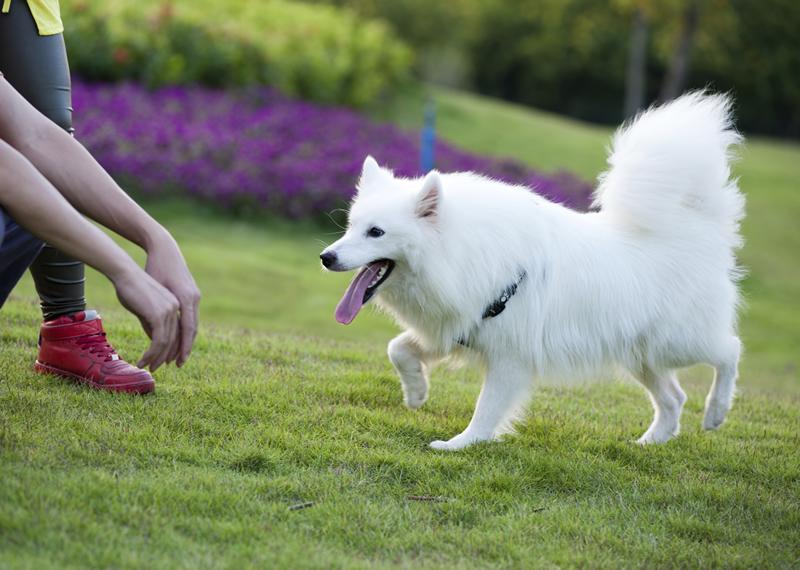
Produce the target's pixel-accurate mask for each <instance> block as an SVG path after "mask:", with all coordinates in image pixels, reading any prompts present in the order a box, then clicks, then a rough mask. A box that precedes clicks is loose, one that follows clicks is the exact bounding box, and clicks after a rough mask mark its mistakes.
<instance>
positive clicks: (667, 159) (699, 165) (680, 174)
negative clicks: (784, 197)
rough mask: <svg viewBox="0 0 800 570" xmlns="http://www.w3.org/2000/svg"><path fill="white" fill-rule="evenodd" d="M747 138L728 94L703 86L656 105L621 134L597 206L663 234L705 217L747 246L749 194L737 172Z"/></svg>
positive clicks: (730, 242)
mask: <svg viewBox="0 0 800 570" xmlns="http://www.w3.org/2000/svg"><path fill="white" fill-rule="evenodd" d="M739 142H741V136H740V135H739V134H738V133H737V132H736V130H734V128H733V125H732V118H731V100H730V98H729V97H728V96H726V95H720V94H713V95H712V94H707V93H705V92H702V91H698V92H693V93H688V94H686V95H683V96H682V97H680V98H678V99H676V100H674V101H672V102H670V103H667V104H665V105H662V106H660V107H653V108H651V109H649V110H647V111H645V112H643V113H641V114H639V115H638V116H637V117H636V118H635V119H634V120H633V121H632V122H630V123H628V124H626V125H623V126H622V127H620V129H619V130H618V131H617V133H616V135H615V136H614V141H613V148H612V150H611V153H610V156H609V158H608V163H609V166H610V168H609V170H608V171H607V172H605V173H604V174H602V175H601V177H600V184H599V186H598V188H597V191H596V192H595V196H594V203H595V206H599V207H600V209H601V211H602V212H605V213H606V214H607V215H609V216H610V217H611V218H612V220H613V221H614V223H618V224H621V225H625V226H628V227H631V228H636V229H641V230H644V231H648V232H656V233H659V234H661V235H674V234H676V233H680V234H682V235H684V236H685V235H686V234H687V233H689V234H691V232H692V224H693V223H694V222H695V221H696V219H697V218H696V216H701V217H702V218H703V219H705V220H711V221H713V222H716V224H718V226H717V227H718V228H719V231H720V232H721V235H720V237H722V238H723V240H724V242H725V244H726V246H727V247H729V248H736V247H740V246H741V237H740V235H739V222H740V220H741V219H742V218H743V217H744V197H743V196H742V194H741V193H740V192H739V189H738V186H737V183H736V180H732V179H731V178H730V161H731V158H732V156H731V152H730V151H731V146H733V145H736V144H738V143H739ZM704 225H705V224H704ZM715 233H716V232H715Z"/></svg>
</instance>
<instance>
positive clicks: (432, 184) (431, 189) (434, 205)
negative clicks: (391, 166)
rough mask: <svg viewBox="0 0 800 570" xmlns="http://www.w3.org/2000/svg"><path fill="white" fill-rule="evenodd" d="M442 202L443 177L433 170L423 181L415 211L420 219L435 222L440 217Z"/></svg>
mask: <svg viewBox="0 0 800 570" xmlns="http://www.w3.org/2000/svg"><path fill="white" fill-rule="evenodd" d="M441 202H442V177H441V176H439V173H438V172H437V171H436V170H431V171H430V172H429V173H428V174H427V176H425V179H424V180H423V181H422V189H421V190H420V191H419V194H418V195H417V205H416V207H415V209H414V211H415V212H416V214H417V217H418V218H425V219H427V220H430V221H431V222H435V221H436V220H437V218H438V217H439V206H440V205H441Z"/></svg>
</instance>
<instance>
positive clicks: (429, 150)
mask: <svg viewBox="0 0 800 570" xmlns="http://www.w3.org/2000/svg"><path fill="white" fill-rule="evenodd" d="M435 143H436V104H435V103H434V102H433V99H428V100H427V101H426V102H425V120H424V123H423V126H422V134H421V137H420V144H419V168H420V170H421V171H422V173H423V174H427V173H428V172H430V171H431V170H433V168H434V166H435V165H436V160H435V158H436V157H435V153H434V146H435Z"/></svg>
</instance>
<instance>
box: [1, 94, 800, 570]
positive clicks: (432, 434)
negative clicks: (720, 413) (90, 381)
mask: <svg viewBox="0 0 800 570" xmlns="http://www.w3.org/2000/svg"><path fill="white" fill-rule="evenodd" d="M436 96H437V98H438V100H439V109H440V130H441V132H442V133H443V135H444V136H446V137H448V138H451V139H453V140H454V141H456V142H457V143H460V144H461V145H462V146H465V147H469V148H473V149H475V150H479V151H482V152H498V153H502V154H505V155H514V156H517V157H518V158H520V159H522V160H525V161H526V162H529V163H530V164H533V165H535V166H539V167H542V168H545V169H549V170H550V169H556V168H568V169H571V170H575V171H578V172H580V173H581V174H583V175H584V176H586V177H587V178H588V177H592V176H594V175H595V174H596V173H597V171H598V170H599V169H600V168H601V167H602V163H603V146H604V144H605V142H606V137H607V135H608V131H607V130H605V129H600V128H595V127H586V126H584V125H581V124H577V123H571V122H566V121H563V120H561V119H558V118H556V117H552V116H547V115H543V114H539V113H533V112H530V111H528V110H522V109H518V108H514V107H511V106H508V105H503V104H499V103H495V102H491V101H485V100H481V99H476V98H474V97H469V96H465V95H461V94H456V93H450V92H446V91H438V92H436ZM420 97H421V94H410V95H408V96H407V97H406V98H405V99H404V100H402V101H401V102H400V103H399V104H398V105H396V106H395V107H393V108H391V109H389V110H388V111H387V110H384V111H383V116H384V117H391V118H393V119H394V120H397V121H398V122H400V123H402V124H406V125H410V124H412V123H413V121H415V120H416V114H415V111H414V110H415V109H417V108H418V106H417V102H418V100H419V98H420ZM412 111H414V112H412ZM378 158H380V157H378ZM737 171H738V174H739V175H740V176H741V177H742V187H743V189H744V190H745V192H746V193H747V194H748V199H749V218H748V221H747V223H746V225H745V234H746V236H747V239H748V245H747V246H746V248H745V250H744V251H743V252H742V260H743V262H744V263H745V264H746V265H748V266H749V267H750V268H751V275H750V277H749V278H748V279H747V280H746V282H745V284H744V286H745V290H746V294H747V297H748V301H749V309H748V310H747V312H746V313H745V314H744V317H743V320H742V332H743V337H744V339H745V344H746V346H747V355H746V357H745V361H744V363H743V367H742V380H741V386H742V393H741V396H740V398H739V399H738V400H737V402H736V404H735V406H734V408H733V410H732V412H731V415H730V417H729V421H728V422H727V423H726V424H725V426H723V428H722V429H721V430H720V431H719V432H716V433H711V434H709V433H703V432H702V431H701V430H700V421H701V417H702V400H703V397H704V395H705V392H706V391H707V388H708V384H709V380H710V378H709V372H708V371H707V370H705V369H693V370H691V371H688V373H687V374H685V375H684V378H685V382H684V385H685V387H686V388H687V392H688V393H689V397H690V399H689V402H688V404H687V407H686V411H685V413H684V420H683V433H682V434H681V436H680V437H678V438H677V439H676V440H674V441H672V442H670V443H669V444H667V445H664V446H659V447H648V448H645V449H642V448H639V447H637V446H635V445H633V444H632V441H633V440H634V439H635V438H636V437H637V436H638V435H640V434H641V432H642V431H644V429H645V428H646V427H647V425H648V423H649V420H650V419H651V411H650V409H649V404H648V402H647V399H646V397H645V395H644V392H643V391H642V390H641V389H640V388H639V387H638V386H636V385H633V384H630V383H610V384H609V383H606V384H601V385H593V386H584V387H578V388H573V389H554V388H551V389H546V390H542V391H540V392H539V393H538V394H537V397H536V399H535V400H534V402H533V403H532V405H531V408H530V411H531V414H530V418H529V419H528V420H527V421H526V422H524V423H523V424H522V425H521V426H520V430H519V434H518V435H516V436H513V437H511V438H510V439H509V440H508V441H507V442H504V443H502V444H490V445H479V446H476V447H474V448H470V449H467V450H465V451H463V452H460V453H457V454H447V453H437V452H433V451H431V450H428V449H427V448H426V444H427V442H429V441H431V440H433V439H437V438H442V437H449V436H452V435H454V434H456V433H458V432H459V431H460V430H461V429H463V427H464V426H465V424H466V422H467V421H468V419H469V416H470V413H471V411H472V406H473V402H474V399H475V397H476V396H477V392H478V390H479V388H480V378H479V375H478V374H477V372H476V371H471V370H460V371H449V370H437V371H436V372H435V373H434V376H433V382H432V390H431V399H430V401H429V402H428V403H427V404H426V405H425V407H424V408H423V409H422V410H420V411H418V412H410V411H408V410H406V409H405V408H404V407H403V406H402V403H401V396H400V388H399V385H398V382H397V380H396V379H395V377H394V374H393V372H392V370H391V366H390V364H389V363H388V361H387V359H386V357H385V343H386V341H388V339H389V338H391V336H392V335H393V334H394V331H395V330H396V329H395V327H394V326H393V325H392V324H391V323H390V322H389V321H388V320H387V319H386V318H384V317H382V316H380V315H376V314H370V313H366V314H362V315H360V316H359V318H358V320H357V321H356V322H355V323H354V324H353V325H351V326H350V327H342V326H340V325H338V324H336V323H335V322H334V320H333V314H332V313H333V307H334V306H335V304H336V301H337V299H338V296H339V295H340V293H341V292H342V289H343V288H344V286H345V283H346V281H347V277H348V276H344V275H330V274H323V273H322V272H321V271H320V270H319V268H318V264H317V261H316V254H317V253H318V252H319V250H320V249H321V245H320V243H319V242H320V240H323V241H324V240H331V239H333V236H332V235H326V232H327V231H328V230H324V229H320V228H319V227H316V226H310V225H297V226H295V225H289V224H286V223H283V222H276V221H265V222H263V223H255V222H242V221H234V220H231V219H229V218H225V217H221V216H218V215H216V214H214V213H212V212H209V211H207V210H206V209H205V208H203V207H200V206H195V205H186V204H151V205H150V208H151V209H152V211H153V212H154V213H155V214H156V215H157V216H158V217H159V218H161V219H162V220H163V221H164V222H165V223H166V225H167V226H168V227H169V228H170V229H171V230H172V231H173V232H174V234H175V236H176V237H177V238H178V240H179V241H180V242H181V244H182V245H183V247H184V251H185V253H186V255H187V258H188V259H189V262H190V265H191V266H192V268H193V270H194V271H195V274H196V276H197V278H198V281H199V283H200V285H201V288H202V289H203V291H204V294H205V298H204V301H203V312H202V315H203V323H204V325H203V332H202V335H201V337H200V338H199V340H198V344H197V347H196V350H195V354H194V355H193V358H192V360H191V361H190V363H189V365H187V367H186V368H185V369H184V370H182V371H176V370H174V369H167V370H163V371H160V372H159V374H158V376H157V381H158V392H157V393H156V395H155V396H153V397H147V398H130V397H124V396H113V395H108V394H102V393H97V392H92V391H88V390H85V389H81V388H79V387H76V386H73V385H71V384H66V383H62V382H60V381H58V380H56V379H52V378H46V377H40V376H37V375H35V374H33V373H32V372H31V371H30V365H31V362H32V360H33V358H34V356H35V339H36V326H37V324H38V323H37V310H36V305H35V299H34V296H33V289H32V286H31V283H30V280H29V279H28V278H26V279H25V281H24V282H23V283H22V284H21V285H20V287H19V288H18V289H17V291H16V292H15V294H14V296H13V298H12V300H11V301H10V302H9V303H8V305H7V306H6V307H4V309H3V311H2V312H0V379H2V381H0V483H1V484H0V567H4V568H5V567H28V568H47V567H81V568H84V567H89V566H92V567H109V566H113V567H147V568H157V567H158V568H183V567H185V568H197V567H214V568H216V567H229V568H240V567H248V566H250V567H264V568H269V567H290V568H299V567H326V568H327V567H367V566H370V567H420V568H433V567H464V568H485V567H488V566H498V567H524V568H530V567H559V566H568V567H609V568H612V567H620V566H624V567H676V566H680V567H714V566H716V567H796V566H797V565H798V564H800V556H799V555H798V552H800V533H798V530H797V529H798V528H800V508H799V507H798V505H799V504H800V454H799V453H798V449H799V448H800V434H798V431H799V430H798V428H799V427H800V412H798V405H799V404H800V389H798V384H797V370H796V368H795V362H796V358H797V356H796V350H797V347H798V346H800V342H799V341H800V338H798V323H799V322H800V318H799V311H798V292H799V291H798V285H797V283H798V279H799V278H800V268H798V264H797V251H800V248H798V246H800V244H798V235H797V234H798V233H797V231H796V229H795V227H796V226H795V224H794V220H795V219H796V218H797V216H798V215H799V214H800V201H799V199H798V196H797V193H796V192H794V191H793V190H794V188H793V186H794V184H795V183H796V180H797V179H798V176H799V175H800V148H798V147H797V146H794V145H790V144H779V143H774V142H769V141H753V142H751V143H750V145H749V146H748V148H747V150H746V151H745V153H744V156H743V159H742V161H741V163H740V165H739V166H738V168H737ZM90 298H91V300H92V305H93V306H95V307H98V308H100V309H101V311H102V312H103V314H104V315H105V317H106V322H107V327H108V328H109V329H110V332H111V335H112V338H113V340H114V341H115V342H116V344H117V345H118V347H119V348H120V350H121V351H122V352H123V354H125V355H129V356H131V357H134V356H136V355H137V354H139V353H140V352H141V351H142V350H143V349H144V346H145V341H144V338H143V337H142V335H141V333H140V332H139V330H138V328H137V326H136V323H135V320H134V319H133V317H131V316H130V315H127V314H125V313H124V311H122V310H121V309H119V308H118V307H117V305H116V302H115V299H114V294H113V291H112V290H111V288H110V287H109V286H108V284H107V283H106V282H105V281H104V280H103V279H102V278H101V277H99V276H97V275H90ZM411 495H430V496H436V497H440V498H441V499H442V500H441V501H437V502H419V501H413V500H409V499H408V497H409V496H411ZM305 501H311V502H313V505H312V506H311V507H310V508H307V509H303V510H297V511H290V510H289V509H288V507H290V506H291V505H294V504H298V503H302V502H305Z"/></svg>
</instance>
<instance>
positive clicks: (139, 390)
mask: <svg viewBox="0 0 800 570" xmlns="http://www.w3.org/2000/svg"><path fill="white" fill-rule="evenodd" d="M33 369H34V370H35V371H36V372H40V373H42V374H54V375H56V376H61V377H63V378H69V379H71V380H77V381H78V382H79V383H81V384H86V385H87V386H89V387H90V388H94V389H95V390H105V391H106V392H126V393H129V394H150V393H152V392H155V389H156V383H155V382H153V381H152V380H141V381H139V382H131V383H129V384H115V385H113V386H106V385H105V384H98V383H97V382H95V381H94V380H91V379H89V378H85V377H83V376H79V375H78V374H75V373H74V372H68V371H67V370H61V369H60V368H56V367H55V366H50V365H49V364H44V363H42V362H39V361H38V360H37V361H36V363H35V364H34V365H33Z"/></svg>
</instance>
